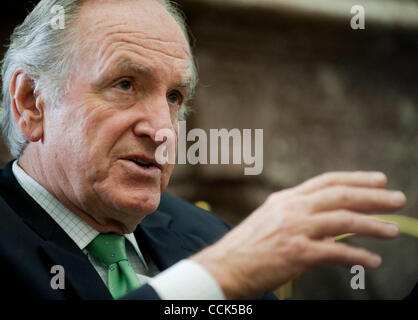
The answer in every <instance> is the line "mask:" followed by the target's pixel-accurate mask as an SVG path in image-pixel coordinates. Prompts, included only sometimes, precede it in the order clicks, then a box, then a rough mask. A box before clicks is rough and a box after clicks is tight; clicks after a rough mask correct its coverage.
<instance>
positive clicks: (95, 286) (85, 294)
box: [0, 163, 112, 299]
mask: <svg viewBox="0 0 418 320" xmlns="http://www.w3.org/2000/svg"><path fill="white" fill-rule="evenodd" d="M0 190H1V193H2V194H5V195H6V197H5V198H6V199H7V201H8V205H9V206H10V207H11V208H12V210H13V211H14V212H15V213H16V214H17V215H18V216H20V218H21V219H22V220H23V221H24V222H25V223H26V225H28V226H29V227H30V228H31V229H32V230H33V231H34V232H36V233H37V234H38V236H39V237H40V239H39V240H40V250H41V252H43V253H45V254H46V256H47V257H48V258H49V259H47V260H46V265H45V267H46V269H47V271H48V272H50V270H51V267H52V266H53V265H61V266H63V267H64V270H65V276H66V277H65V285H66V289H67V286H69V287H70V288H69V292H70V291H71V292H72V293H73V294H75V295H76V296H78V297H79V298H81V299H112V297H111V295H110V293H109V290H108V289H107V288H106V286H105V284H104V283H103V281H102V279H101V278H100V276H99V275H98V274H97V272H96V270H95V269H94V267H93V266H92V265H91V263H90V261H89V260H88V258H87V256H86V255H85V254H84V253H83V252H82V251H81V250H80V249H79V248H78V247H77V245H76V244H75V242H74V241H73V240H71V238H70V237H69V236H68V235H67V234H66V233H65V232H64V231H63V230H62V229H61V227H60V226H59V225H58V224H57V223H56V222H55V221H54V220H53V219H52V218H51V217H50V216H49V214H48V213H47V212H45V211H44V210H43V208H42V207H40V206H39V205H38V203H37V202H36V201H35V200H33V199H32V198H31V197H30V196H29V195H28V194H27V193H26V191H25V190H23V188H22V187H21V186H20V185H19V183H18V182H17V180H16V178H15V177H14V174H13V172H12V163H9V164H8V165H7V166H6V167H5V169H4V170H3V171H2V172H1V177H0ZM51 276H52V275H51ZM66 291H67V290H64V292H63V293H64V295H65V293H66Z"/></svg>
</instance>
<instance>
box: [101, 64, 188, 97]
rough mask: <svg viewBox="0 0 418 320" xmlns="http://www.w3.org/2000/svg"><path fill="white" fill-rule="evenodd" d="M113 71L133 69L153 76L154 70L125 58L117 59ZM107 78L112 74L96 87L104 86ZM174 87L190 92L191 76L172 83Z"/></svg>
mask: <svg viewBox="0 0 418 320" xmlns="http://www.w3.org/2000/svg"><path fill="white" fill-rule="evenodd" d="M115 71H116V72H124V71H133V72H135V73H138V74H142V75H146V76H151V77H153V76H155V71H154V70H153V69H151V68H149V67H147V66H144V65H142V64H139V63H137V62H134V61H132V60H131V59H129V58H125V59H122V60H121V61H119V63H118V64H117V67H116V68H115V69H114V70H112V73H114V72H115ZM108 78H112V76H109V77H106V78H105V79H103V81H100V83H99V84H98V85H97V87H102V86H104V84H105V83H107V82H108V80H109V79H108ZM174 87H176V88H185V89H187V90H188V91H189V93H188V94H191V92H192V91H193V87H194V80H193V77H192V76H190V77H188V78H187V79H184V80H182V81H180V82H178V83H177V84H175V85H174Z"/></svg>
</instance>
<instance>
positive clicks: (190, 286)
mask: <svg viewBox="0 0 418 320" xmlns="http://www.w3.org/2000/svg"><path fill="white" fill-rule="evenodd" d="M148 284H149V285H150V286H151V287H152V288H153V289H154V290H155V291H156V292H157V294H158V295H159V296H160V298H161V299H162V300H225V295H224V293H223V292H222V289H221V288H220V287H219V285H218V283H217V282H216V280H215V279H214V278H213V277H212V275H211V274H210V273H209V272H208V271H206V269H205V268H203V267H202V266H201V265H200V264H198V263H197V262H194V261H191V260H188V259H185V260H181V261H180V262H178V263H176V264H175V265H173V266H172V267H171V268H168V269H167V270H165V271H163V272H161V273H160V274H158V275H157V276H155V277H154V278H152V279H151V280H150V282H149V283H148Z"/></svg>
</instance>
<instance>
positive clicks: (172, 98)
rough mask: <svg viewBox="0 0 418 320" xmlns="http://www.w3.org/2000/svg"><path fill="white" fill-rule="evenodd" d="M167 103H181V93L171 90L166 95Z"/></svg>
mask: <svg viewBox="0 0 418 320" xmlns="http://www.w3.org/2000/svg"><path fill="white" fill-rule="evenodd" d="M167 100H168V102H169V103H172V104H176V105H181V104H182V103H183V95H182V94H181V93H180V92H178V91H172V92H170V93H169V94H168V95H167Z"/></svg>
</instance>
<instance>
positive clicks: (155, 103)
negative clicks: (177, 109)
mask: <svg viewBox="0 0 418 320" xmlns="http://www.w3.org/2000/svg"><path fill="white" fill-rule="evenodd" d="M138 110H139V111H138ZM136 112H139V115H140V117H139V118H138V121H137V122H136V123H135V125H134V128H133V130H134V134H135V135H136V136H138V137H141V138H144V137H146V138H149V139H150V140H152V141H153V142H154V143H155V144H157V145H159V144H161V143H162V142H161V141H156V140H155V137H156V136H157V133H158V132H159V131H160V130H163V129H165V130H167V129H168V130H172V131H173V132H174V126H173V121H174V119H173V117H174V114H173V113H172V111H171V110H170V106H169V104H168V102H167V98H166V96H165V95H164V96H163V95H159V96H158V97H149V99H147V101H146V102H144V103H141V104H140V105H138V109H137V111H136Z"/></svg>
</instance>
